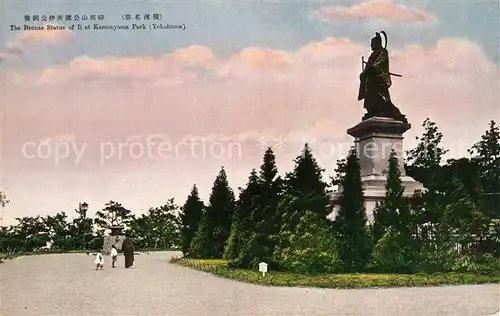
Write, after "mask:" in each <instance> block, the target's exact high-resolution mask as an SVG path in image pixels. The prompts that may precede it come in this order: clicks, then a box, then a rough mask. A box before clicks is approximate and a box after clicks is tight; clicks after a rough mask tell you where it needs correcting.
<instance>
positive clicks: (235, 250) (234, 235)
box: [223, 209, 243, 261]
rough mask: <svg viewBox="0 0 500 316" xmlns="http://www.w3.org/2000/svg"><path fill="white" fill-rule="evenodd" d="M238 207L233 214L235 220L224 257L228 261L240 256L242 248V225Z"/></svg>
mask: <svg viewBox="0 0 500 316" xmlns="http://www.w3.org/2000/svg"><path fill="white" fill-rule="evenodd" d="M238 213H239V212H238V209H236V211H235V212H234V214H233V221H232V224H231V234H230V235H229V238H228V239H227V242H226V247H225V249H224V256H223V257H224V259H226V260H228V261H234V260H236V259H237V258H238V255H239V251H240V249H241V246H242V245H241V241H242V240H241V237H242V232H243V231H242V227H241V221H240V218H239V215H238Z"/></svg>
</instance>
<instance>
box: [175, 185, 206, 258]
mask: <svg viewBox="0 0 500 316" xmlns="http://www.w3.org/2000/svg"><path fill="white" fill-rule="evenodd" d="M203 208H204V205H203V202H202V201H201V200H200V197H199V194H198V188H197V187H196V185H193V188H192V189H191V193H190V194H189V196H188V198H187V200H186V203H184V205H183V207H182V213H181V215H180V217H181V223H182V226H181V250H182V252H183V253H184V255H186V254H187V252H188V251H189V245H190V244H191V240H192V239H193V237H194V235H195V234H196V231H197V230H198V224H199V222H200V220H201V214H202V211H203Z"/></svg>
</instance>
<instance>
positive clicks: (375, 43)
mask: <svg viewBox="0 0 500 316" xmlns="http://www.w3.org/2000/svg"><path fill="white" fill-rule="evenodd" d="M370 47H371V48H372V50H373V51H377V50H381V49H382V48H383V47H382V37H381V36H380V33H378V32H377V33H375V37H374V38H372V42H371V45H370Z"/></svg>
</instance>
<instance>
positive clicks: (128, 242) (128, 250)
mask: <svg viewBox="0 0 500 316" xmlns="http://www.w3.org/2000/svg"><path fill="white" fill-rule="evenodd" d="M122 250H123V255H124V256H125V268H130V267H131V266H133V265H134V242H133V241H132V239H130V237H127V238H125V239H124V240H123V244H122Z"/></svg>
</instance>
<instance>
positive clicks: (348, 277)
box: [172, 258, 500, 289]
mask: <svg viewBox="0 0 500 316" xmlns="http://www.w3.org/2000/svg"><path fill="white" fill-rule="evenodd" d="M172 262H173V263H176V264H179V265H182V266H185V267H190V268H193V269H197V270H200V271H204V272H209V273H212V274H215V275H217V276H221V277H225V278H229V279H232V280H236V281H242V282H247V283H254V284H261V285H267V286H294V287H320V288H342V289H348V288H381V287H406V286H438V285H459V284H483V283H500V275H496V276H489V275H483V274H472V273H455V272H451V273H434V274H425V273H416V274H372V273H351V274H319V275H304V274H299V273H292V272H273V271H270V272H269V273H266V275H265V276H262V274H261V273H260V272H258V271H257V270H244V269H231V268H229V267H228V264H227V261H225V260H208V259H185V258H181V259H177V258H176V259H173V260H172Z"/></svg>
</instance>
